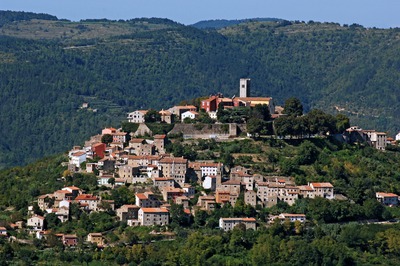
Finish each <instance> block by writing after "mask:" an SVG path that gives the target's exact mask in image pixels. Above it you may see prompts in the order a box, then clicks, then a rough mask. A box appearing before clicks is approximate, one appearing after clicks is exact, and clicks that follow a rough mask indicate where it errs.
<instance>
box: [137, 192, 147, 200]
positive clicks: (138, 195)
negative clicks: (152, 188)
mask: <svg viewBox="0 0 400 266" xmlns="http://www.w3.org/2000/svg"><path fill="white" fill-rule="evenodd" d="M136 197H138V198H139V199H141V200H146V199H147V196H146V195H145V194H143V193H136Z"/></svg>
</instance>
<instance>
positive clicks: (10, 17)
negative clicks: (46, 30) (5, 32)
mask: <svg viewBox="0 0 400 266" xmlns="http://www.w3.org/2000/svg"><path fill="white" fill-rule="evenodd" d="M31 19H42V20H58V18H57V17H56V16H52V15H49V14H43V13H40V14H37V13H32V12H23V11H4V10H0V27H2V26H3V25H5V24H7V23H10V22H13V21H21V20H31Z"/></svg>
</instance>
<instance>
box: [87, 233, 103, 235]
mask: <svg viewBox="0 0 400 266" xmlns="http://www.w3.org/2000/svg"><path fill="white" fill-rule="evenodd" d="M89 235H90V236H103V234H102V233H89Z"/></svg>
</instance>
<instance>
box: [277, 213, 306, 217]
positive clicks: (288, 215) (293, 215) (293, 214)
mask: <svg viewBox="0 0 400 266" xmlns="http://www.w3.org/2000/svg"><path fill="white" fill-rule="evenodd" d="M280 215H282V216H285V217H299V216H300V217H306V215H305V214H295V213H281V214H280Z"/></svg>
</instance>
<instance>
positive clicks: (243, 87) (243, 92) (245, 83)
mask: <svg viewBox="0 0 400 266" xmlns="http://www.w3.org/2000/svg"><path fill="white" fill-rule="evenodd" d="M239 97H241V98H242V97H244V98H245V97H250V79H240V90H239Z"/></svg>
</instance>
